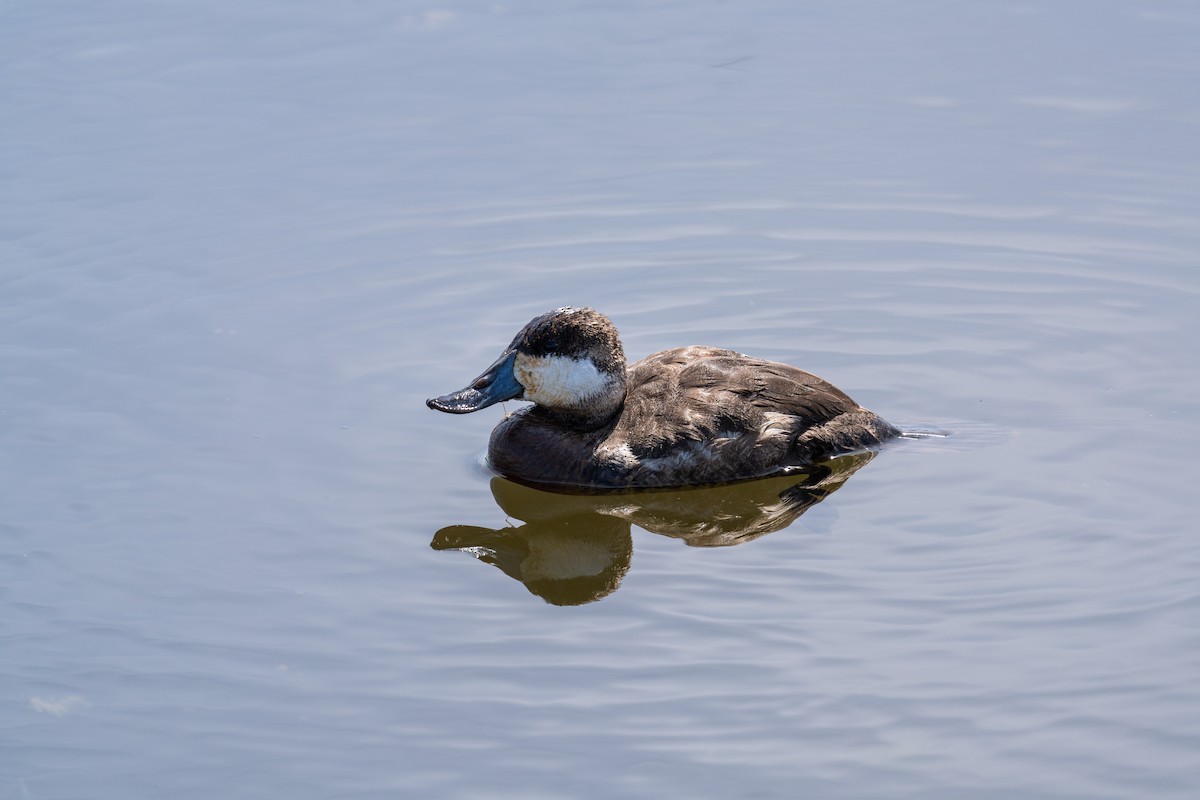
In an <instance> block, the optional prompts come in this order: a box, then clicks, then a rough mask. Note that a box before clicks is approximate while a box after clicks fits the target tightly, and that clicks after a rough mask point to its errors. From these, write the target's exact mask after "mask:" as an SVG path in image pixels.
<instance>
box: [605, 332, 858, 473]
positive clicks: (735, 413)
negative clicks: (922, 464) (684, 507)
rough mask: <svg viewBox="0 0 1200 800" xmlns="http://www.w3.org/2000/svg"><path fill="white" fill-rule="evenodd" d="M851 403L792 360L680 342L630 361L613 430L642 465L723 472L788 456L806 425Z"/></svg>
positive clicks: (772, 465) (766, 466) (778, 462)
mask: <svg viewBox="0 0 1200 800" xmlns="http://www.w3.org/2000/svg"><path fill="white" fill-rule="evenodd" d="M857 410H859V406H858V404H857V403H855V402H854V401H853V400H852V399H850V397H849V396H847V395H846V394H845V393H844V392H842V391H840V390H839V389H837V388H836V387H834V386H833V385H832V384H830V383H828V382H827V381H825V380H822V379H821V378H819V377H817V376H816V375H813V374H811V373H808V372H805V371H804V370H801V369H797V368H796V367H792V366H789V365H787V364H780V363H777V362H773V361H765V360H762V359H756V358H751V357H749V356H744V355H742V354H740V353H735V352H733V351H731V350H719V349H716V348H706V347H685V348H679V349H676V350H667V351H664V352H662V353H656V354H654V355H652V356H649V357H647V358H645V359H643V360H642V361H639V362H637V363H636V364H634V365H632V366H631V367H630V369H629V393H628V397H627V399H626V408H625V410H624V413H623V414H622V416H621V419H620V421H619V422H618V425H617V429H616V430H614V436H615V437H616V439H617V440H618V441H619V442H620V443H621V444H623V445H625V446H626V447H628V450H629V452H630V453H631V454H632V455H633V456H635V457H636V458H637V459H638V461H639V463H640V464H641V471H643V472H647V473H649V472H653V471H655V470H658V471H665V470H668V469H674V470H680V469H685V468H687V469H692V470H695V471H696V474H694V475H690V476H689V478H690V479H693V480H729V479H732V478H741V477H749V476H751V475H761V474H766V473H769V472H771V471H773V470H776V469H778V468H779V467H780V466H782V465H784V464H785V463H789V462H790V461H791V460H794V459H793V456H794V453H795V446H796V442H797V440H798V438H799V437H801V436H802V435H803V434H804V432H805V431H806V430H808V429H810V428H813V427H815V426H820V425H823V424H824V423H826V422H828V421H829V420H831V419H834V418H836V417H838V416H840V415H842V414H845V413H847V412H854V411H857ZM645 477H646V479H650V477H651V476H649V475H647V476H645Z"/></svg>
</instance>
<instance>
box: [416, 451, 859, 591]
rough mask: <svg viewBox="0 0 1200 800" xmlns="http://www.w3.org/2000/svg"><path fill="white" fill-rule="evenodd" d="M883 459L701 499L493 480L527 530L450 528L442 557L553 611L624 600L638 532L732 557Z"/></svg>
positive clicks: (746, 484)
mask: <svg viewBox="0 0 1200 800" xmlns="http://www.w3.org/2000/svg"><path fill="white" fill-rule="evenodd" d="M874 457H875V453H874V452H865V453H855V454H851V455H846V456H841V457H839V458H835V459H831V460H829V461H823V462H821V463H818V464H813V465H811V466H809V467H806V468H804V469H803V470H802V471H796V472H793V473H791V474H788V475H784V476H779V477H773V478H763V479H759V480H753V481H743V482H739V483H731V484H724V485H720V486H708V487H701V488H692V489H674V490H658V491H640V492H621V493H611V492H610V493H604V494H581V493H564V492H563V491H561V490H560V489H557V488H556V489H555V490H554V491H547V490H546V489H545V488H537V487H534V486H527V485H523V484H520V483H514V482H513V481H510V480H507V479H505V478H499V477H497V478H493V479H492V482H491V487H492V495H493V496H494V497H495V499H496V503H497V505H499V506H500V508H501V509H502V510H503V511H504V513H505V514H507V515H508V516H509V517H513V518H516V519H518V520H523V521H524V524H523V525H519V526H515V527H513V526H507V527H504V528H499V529H496V530H493V529H491V528H481V527H476V526H472V525H450V526H448V527H445V528H442V529H441V530H439V531H438V532H437V533H436V534H434V537H433V541H432V542H431V543H430V544H431V546H432V547H433V548H434V549H435V550H464V551H466V552H468V553H470V554H471V555H473V556H475V557H476V558H478V559H479V560H480V561H483V562H485V563H487V564H491V565H493V566H495V567H498V568H499V569H500V570H502V571H503V572H504V574H506V575H508V576H509V577H512V578H515V579H517V580H519V581H520V582H521V583H523V584H525V588H527V589H528V590H529V591H530V592H532V593H533V594H535V595H537V596H538V597H541V598H542V599H544V600H546V601H547V602H549V603H553V604H554V605H560V606H567V605H581V604H583V603H590V602H593V601H595V600H599V599H600V598H602V597H605V596H607V595H609V594H611V593H612V592H614V591H616V589H617V587H618V586H619V585H620V584H621V579H622V578H623V577H624V576H625V573H626V572H627V571H628V570H629V563H630V559H631V557H632V555H633V537H632V536H631V533H630V525H631V524H632V525H637V526H638V527H639V528H642V529H644V530H647V531H650V532H652V533H657V534H661V535H663V536H671V537H674V538H676V539H682V540H683V541H684V543H686V544H688V545H690V546H692V547H728V546H730V545H735V544H742V543H743V542H748V541H750V540H752V539H757V538H758V537H760V536H765V535H766V534H768V533H774V532H775V531H779V530H783V529H784V528H786V527H787V526H789V525H791V524H792V523H793V522H795V521H796V519H797V518H799V517H800V515H801V514H803V513H804V512H805V511H807V510H808V509H809V508H811V507H813V506H814V505H816V504H817V503H819V502H821V501H822V500H824V499H825V498H826V497H828V496H829V495H830V494H832V493H833V492H835V491H837V490H838V489H839V488H841V486H842V484H844V483H845V482H846V481H847V480H848V479H849V478H850V476H851V475H853V474H854V473H855V472H856V471H858V470H859V469H860V468H861V467H862V466H863V465H864V464H866V463H867V462H868V461H870V460H871V459H872V458H874Z"/></svg>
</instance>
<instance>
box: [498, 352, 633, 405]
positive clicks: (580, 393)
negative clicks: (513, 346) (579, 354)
mask: <svg viewBox="0 0 1200 800" xmlns="http://www.w3.org/2000/svg"><path fill="white" fill-rule="evenodd" d="M513 375H515V376H516V378H517V380H518V381H519V382H520V383H521V385H522V386H524V387H525V399H526V400H531V401H533V402H534V403H537V404H538V405H540V406H546V407H547V408H564V407H567V406H575V405H579V404H580V403H581V402H583V401H586V400H587V399H588V398H591V397H594V396H596V395H598V394H600V393H602V392H603V391H604V390H605V388H606V387H607V386H608V384H609V382H610V378H609V377H608V376H607V375H605V374H604V373H603V372H601V371H600V370H598V369H596V365H595V364H593V363H592V360H591V359H590V358H581V359H575V358H566V357H564V356H530V355H526V354H524V353H518V354H517V358H516V361H515V362H514V363H513Z"/></svg>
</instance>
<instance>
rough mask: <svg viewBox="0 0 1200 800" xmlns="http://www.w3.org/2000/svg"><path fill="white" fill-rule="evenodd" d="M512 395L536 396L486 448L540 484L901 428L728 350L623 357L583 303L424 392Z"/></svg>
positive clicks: (668, 473) (646, 476) (644, 483)
mask: <svg viewBox="0 0 1200 800" xmlns="http://www.w3.org/2000/svg"><path fill="white" fill-rule="evenodd" d="M514 399H519V400H528V401H530V402H532V403H533V404H534V405H533V406H532V407H530V408H524V409H521V410H520V411H518V412H516V413H515V414H513V415H511V416H508V417H506V418H505V419H504V420H503V421H502V422H501V423H500V424H499V425H497V426H496V429H495V430H494V431H492V436H491V440H490V441H489V442H488V460H489V461H490V462H491V465H492V467H493V468H494V469H496V470H497V471H498V472H500V473H501V474H502V475H505V476H508V477H511V478H515V479H517V480H521V481H526V482H530V483H537V484H558V485H568V486H582V487H592V488H608V489H617V488H650V487H672V486H694V485H699V484H711V483H721V482H725V481H733V480H740V479H743V478H757V477H762V476H766V475H773V474H777V473H780V472H784V471H787V470H788V469H791V468H795V467H802V466H805V465H808V464H812V463H813V462H816V461H821V460H823V459H826V458H829V457H830V456H834V455H838V454H840V453H847V452H853V451H856V450H864V449H867V448H870V447H872V446H875V445H879V444H881V443H882V442H884V441H886V440H888V439H891V438H893V437H895V436H898V435H900V431H899V430H898V429H896V428H894V427H893V426H891V425H889V424H888V423H887V422H885V421H884V420H883V419H882V418H880V417H879V416H877V415H876V414H874V413H872V412H870V411H868V410H867V409H865V408H863V407H862V406H860V405H859V404H858V403H856V402H854V401H853V400H851V399H850V397H849V396H847V395H846V394H845V393H844V392H842V391H841V390H840V389H838V388H837V387H835V386H833V385H832V384H830V383H828V382H826V381H824V380H822V379H821V378H818V377H817V376H816V375H813V374H811V373H808V372H805V371H803V370H801V369H797V368H796V367H792V366H788V365H787V364H780V363H776V362H774V361H764V360H762V359H758V358H753V357H751V356H747V355H743V354H741V353H735V352H734V351H732V350H722V349H719V348H716V347H700V346H692V347H679V348H675V349H673V350H664V351H662V352H661V353H655V354H654V355H650V356H647V357H646V358H643V359H642V360H641V361H638V362H635V363H634V364H631V365H629V366H628V367H626V365H625V351H624V350H623V349H622V348H621V340H620V339H619V338H618V337H617V329H616V328H615V327H614V326H613V324H612V322H611V321H610V320H609V319H608V317H606V316H604V315H603V314H601V313H600V312H598V311H595V310H593V309H590V308H570V307H568V308H560V309H557V310H555V311H551V312H549V313H547V314H542V315H541V316H539V317H535V318H534V319H532V320H530V322H529V324H528V325H526V326H525V327H524V328H522V329H521V331H520V332H519V333H518V334H517V335H516V337H515V338H514V339H513V340H512V343H511V344H510V345H509V346H508V347H507V348H506V349H505V351H504V352H503V353H502V354H501V355H500V358H498V359H497V360H496V362H495V363H494V364H492V365H491V366H490V367H488V368H487V370H486V371H485V372H484V373H483V374H482V375H480V376H479V377H478V378H476V379H475V380H474V381H473V382H472V383H471V385H470V386H468V387H467V388H465V389H461V390H459V391H457V392H453V393H451V394H447V395H443V396H442V397H437V398H434V399H432V400H427V401H425V402H426V405H428V406H429V407H430V408H433V409H436V410H438V411H445V412H448V413H450V414H469V413H471V412H472V411H478V410H480V409H481V408H487V407H488V406H490V405H493V404H494V403H499V402H500V401H502V400H514Z"/></svg>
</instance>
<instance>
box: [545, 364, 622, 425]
mask: <svg viewBox="0 0 1200 800" xmlns="http://www.w3.org/2000/svg"><path fill="white" fill-rule="evenodd" d="M625 392H626V382H625V375H624V373H622V374H621V375H619V376H618V375H613V376H612V380H610V381H607V382H606V383H605V386H604V388H603V389H602V390H601V391H600V392H599V393H597V394H593V395H590V396H589V397H586V398H581V399H580V401H579V402H578V403H577V404H574V405H571V406H558V407H556V408H547V407H545V406H538V408H539V409H540V410H541V411H542V412H543V413H544V414H546V415H548V416H550V417H551V418H553V419H554V420H556V421H557V422H559V423H560V424H562V425H564V426H566V427H569V428H571V429H572V430H576V431H581V432H586V431H594V430H598V429H600V428H603V427H604V426H605V425H608V424H610V423H612V422H613V421H614V420H615V419H616V418H617V416H619V415H620V413H621V408H622V407H623V406H624V405H625Z"/></svg>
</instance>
